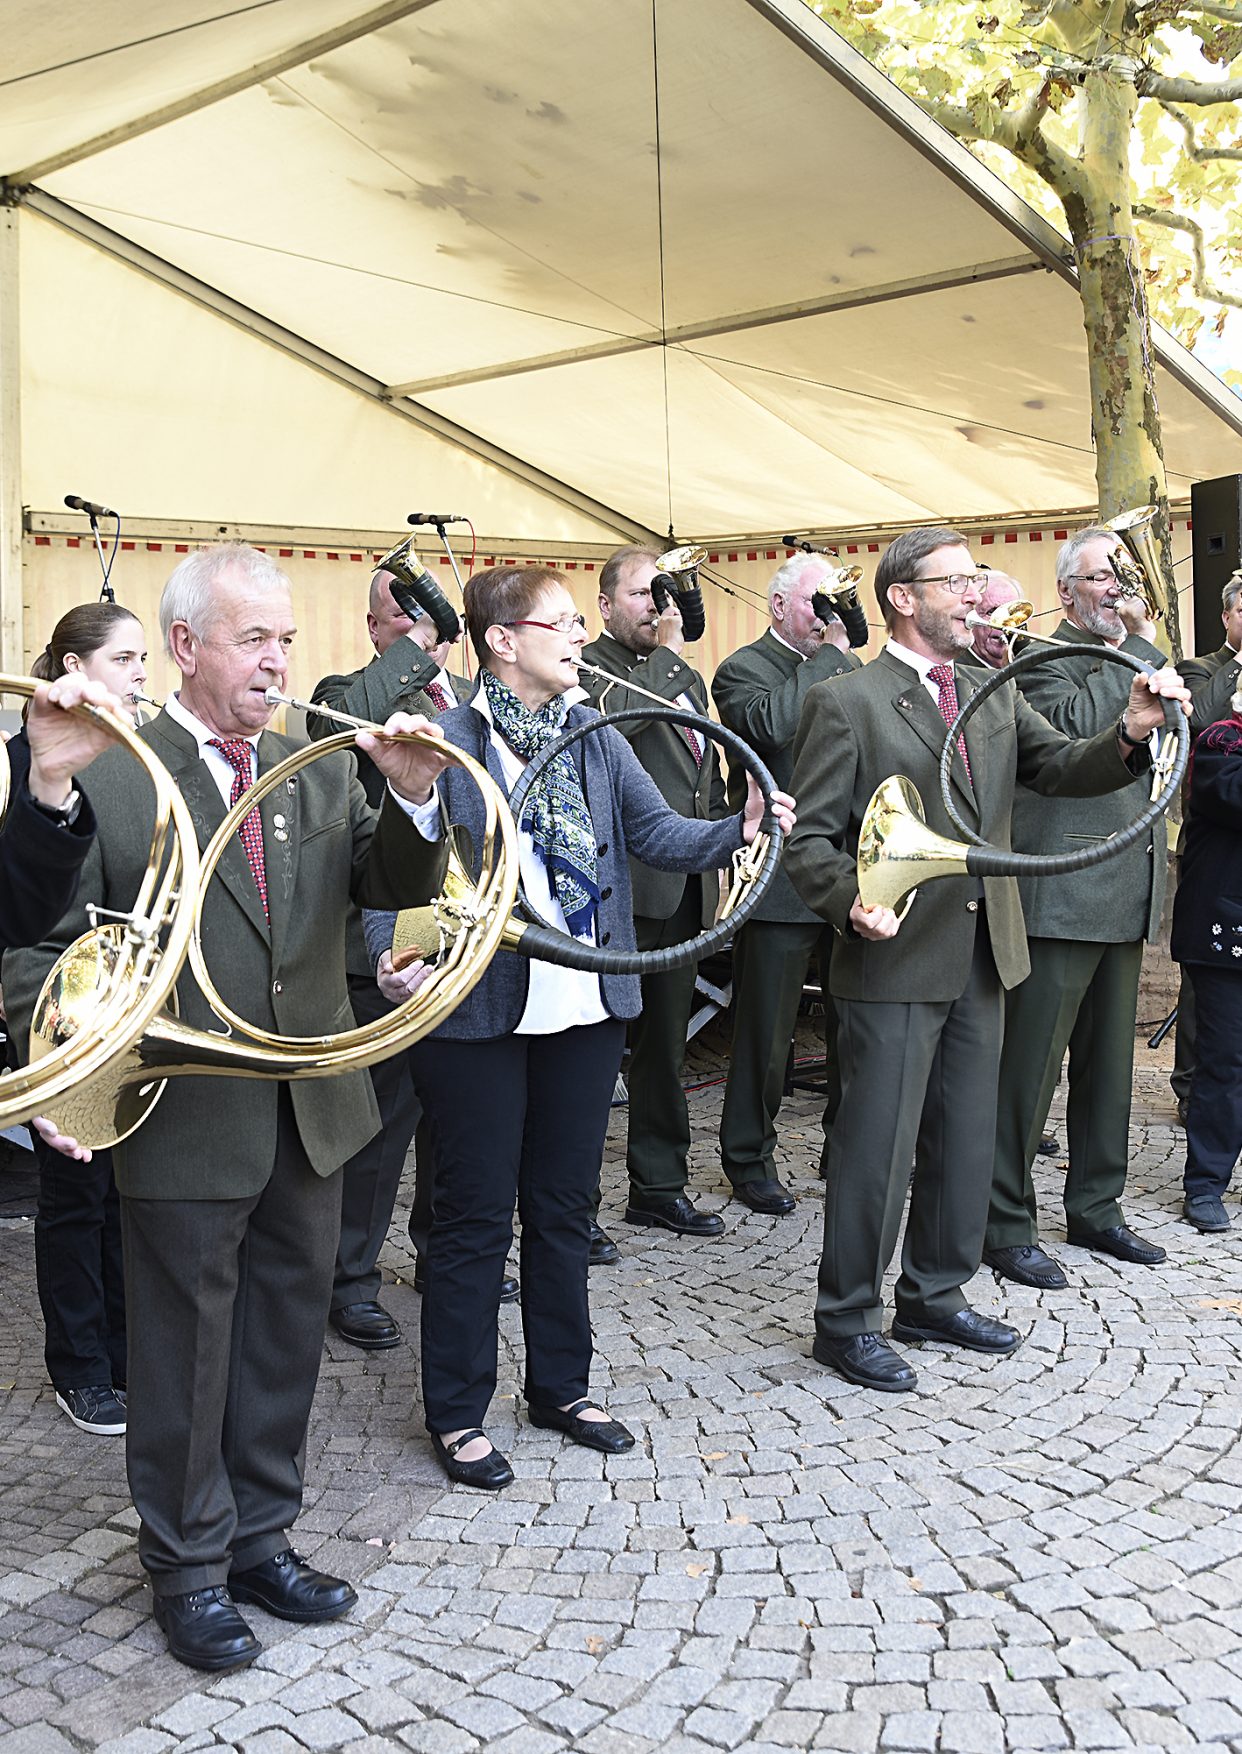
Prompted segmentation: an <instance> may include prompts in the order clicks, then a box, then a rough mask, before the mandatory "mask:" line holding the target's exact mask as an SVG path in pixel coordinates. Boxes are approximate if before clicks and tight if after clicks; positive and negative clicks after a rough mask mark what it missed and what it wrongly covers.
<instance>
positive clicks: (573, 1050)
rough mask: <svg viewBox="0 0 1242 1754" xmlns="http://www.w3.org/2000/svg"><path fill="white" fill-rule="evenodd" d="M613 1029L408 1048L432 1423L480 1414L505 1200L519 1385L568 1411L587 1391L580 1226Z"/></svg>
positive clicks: (593, 1171) (444, 1425)
mask: <svg viewBox="0 0 1242 1754" xmlns="http://www.w3.org/2000/svg"><path fill="white" fill-rule="evenodd" d="M624 1037H625V1025H624V1024H622V1023H618V1022H615V1021H612V1020H611V1019H610V1020H609V1021H608V1022H605V1023H595V1024H591V1025H589V1026H587V1027H583V1028H578V1029H566V1030H562V1031H561V1032H560V1033H559V1034H556V1035H506V1036H501V1037H499V1038H498V1039H497V1040H495V1041H444V1040H438V1039H436V1038H435V1037H429V1038H428V1039H427V1040H425V1041H421V1042H418V1043H417V1044H416V1045H415V1046H414V1047H412V1048H411V1049H410V1065H411V1069H412V1071H413V1074H414V1085H415V1088H416V1089H417V1091H418V1094H419V1097H420V1099H421V1101H422V1105H423V1114H424V1117H425V1120H426V1125H427V1128H428V1131H429V1133H430V1136H431V1147H432V1151H433V1153H434V1156H435V1165H436V1181H435V1195H434V1202H433V1207H432V1223H431V1233H430V1236H429V1237H428V1244H427V1253H426V1260H425V1275H426V1278H425V1285H424V1290H423V1322H422V1326H423V1333H422V1338H423V1404H424V1407H425V1410H426V1417H427V1429H428V1430H429V1431H436V1432H443V1431H460V1430H463V1429H465V1428H468V1427H471V1426H477V1425H482V1424H483V1421H484V1420H485V1419H486V1417H487V1408H488V1403H489V1402H490V1400H491V1398H492V1395H493V1394H494V1393H495V1390H496V1345H497V1339H496V1319H497V1312H498V1310H499V1307H500V1284H501V1279H502V1278H503V1276H504V1266H505V1257H506V1255H507V1254H508V1252H509V1245H510V1243H511V1242H512V1240H513V1208H514V1204H515V1202H516V1205H517V1210H518V1214H519V1216H520V1218H521V1221H522V1241H521V1253H520V1257H519V1258H520V1263H521V1272H522V1332H523V1336H524V1338H525V1341H526V1374H525V1387H524V1393H525V1395H526V1398H527V1400H528V1401H532V1402H535V1403H536V1404H538V1405H541V1406H566V1405H568V1404H569V1403H570V1402H571V1401H575V1400H577V1399H578V1398H579V1397H580V1396H582V1395H585V1394H586V1392H587V1380H588V1377H589V1375H590V1369H591V1317H590V1310H589V1308H588V1305H587V1266H588V1259H589V1250H590V1236H589V1223H590V1217H591V1210H592V1196H593V1194H594V1191H595V1188H596V1186H597V1185H598V1182H599V1167H600V1161H601V1159H602V1157H603V1152H604V1135H605V1133H606V1132H607V1130H608V1108H609V1103H610V1102H611V1099H612V1092H613V1086H614V1083H615V1081H616V1076H617V1070H618V1068H619V1067H620V1064H621V1047H622V1043H623V1041H624Z"/></svg>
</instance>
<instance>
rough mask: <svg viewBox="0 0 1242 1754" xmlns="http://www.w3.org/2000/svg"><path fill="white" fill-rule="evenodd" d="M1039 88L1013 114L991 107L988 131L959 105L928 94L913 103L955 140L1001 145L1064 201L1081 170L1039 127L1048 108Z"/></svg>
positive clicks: (1075, 189) (1078, 184)
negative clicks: (940, 100) (943, 101)
mask: <svg viewBox="0 0 1242 1754" xmlns="http://www.w3.org/2000/svg"><path fill="white" fill-rule="evenodd" d="M1043 90H1044V88H1043V87H1042V86H1041V87H1040V88H1039V90H1038V91H1036V93H1035V95H1034V96H1033V97H1031V98H1029V99H1028V100H1027V102H1026V103H1025V104H1024V105H1023V106H1022V109H1021V110H1020V111H1018V112H1017V113H1016V114H1014V115H1009V114H1007V113H1006V112H1005V111H1004V110H1002V109H1000V108H999V107H997V108H995V109H994V110H993V112H992V127H991V131H990V132H989V131H988V130H987V129H985V128H982V127H980V125H979V123H978V122H977V121H976V120H975V118H974V116H973V115H972V114H971V112H970V111H969V110H968V109H966V108H965V107H964V106H963V105H961V104H946V103H940V102H938V101H937V100H936V99H935V98H928V97H918V98H917V102H918V104H919V106H920V108H921V109H923V110H925V111H926V113H927V114H928V115H929V116H930V117H931V118H932V120H933V121H934V122H939V123H940V126H941V127H942V128H947V129H948V131H949V133H950V134H956V136H957V138H958V139H959V140H990V141H993V142H994V143H995V144H996V145H997V146H1003V147H1005V148H1006V149H1007V150H1008V151H1009V152H1012V153H1013V155H1014V157H1015V158H1020V159H1021V160H1022V162H1023V164H1027V165H1030V167H1031V169H1032V170H1033V171H1036V172H1037V173H1038V174H1039V175H1040V176H1041V177H1042V178H1043V179H1044V181H1045V182H1046V183H1047V184H1048V186H1049V188H1050V189H1052V190H1054V191H1055V193H1056V194H1057V195H1059V196H1060V197H1061V199H1062V200H1064V199H1065V198H1066V196H1067V195H1068V196H1071V197H1072V196H1075V195H1078V194H1080V193H1081V191H1082V172H1081V169H1080V167H1079V164H1078V161H1077V159H1075V158H1074V157H1073V156H1072V155H1071V154H1070V153H1068V152H1066V151H1064V150H1063V149H1062V148H1061V147H1059V146H1057V145H1056V144H1055V143H1054V142H1053V141H1051V140H1049V138H1048V136H1047V135H1046V134H1045V133H1044V131H1043V129H1042V127H1041V126H1040V123H1041V121H1042V119H1043V114H1044V111H1045V110H1046V109H1047V107H1048V106H1047V101H1046V99H1045V98H1044V97H1043Z"/></svg>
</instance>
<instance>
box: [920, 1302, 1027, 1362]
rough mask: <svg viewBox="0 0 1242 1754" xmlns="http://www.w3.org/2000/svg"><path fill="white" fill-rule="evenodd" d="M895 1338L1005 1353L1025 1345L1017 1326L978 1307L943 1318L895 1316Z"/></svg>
mask: <svg viewBox="0 0 1242 1754" xmlns="http://www.w3.org/2000/svg"><path fill="white" fill-rule="evenodd" d="M893 1338H894V1340H939V1341H940V1342H941V1344H942V1345H945V1346H966V1347H968V1348H969V1349H970V1351H972V1352H993V1353H998V1354H1001V1355H1002V1356H1003V1355H1004V1354H1005V1353H1008V1352H1016V1351H1017V1349H1018V1347H1019V1346H1020V1345H1021V1344H1022V1336H1021V1334H1020V1333H1019V1332H1018V1330H1017V1328H1011V1327H1010V1326H1009V1323H1008V1322H998V1321H995V1320H994V1319H993V1318H992V1317H991V1316H985V1315H980V1314H979V1311H978V1310H977V1309H959V1310H958V1312H957V1314H956V1315H951V1316H947V1317H946V1318H945V1319H944V1320H943V1321H941V1320H940V1319H939V1318H935V1317H928V1316H924V1317H923V1319H922V1320H921V1321H918V1322H907V1321H903V1320H902V1318H901V1316H895V1317H894V1319H893Z"/></svg>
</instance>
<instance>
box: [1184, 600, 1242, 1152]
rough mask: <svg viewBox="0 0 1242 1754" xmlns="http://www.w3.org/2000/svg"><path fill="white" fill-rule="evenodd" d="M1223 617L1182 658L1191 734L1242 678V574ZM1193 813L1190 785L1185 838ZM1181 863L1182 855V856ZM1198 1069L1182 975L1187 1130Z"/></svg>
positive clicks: (1223, 711)
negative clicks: (1219, 634) (1220, 626)
mask: <svg viewBox="0 0 1242 1754" xmlns="http://www.w3.org/2000/svg"><path fill="white" fill-rule="evenodd" d="M1220 601H1221V609H1220V618H1221V620H1222V622H1223V623H1224V626H1225V638H1224V640H1223V642H1222V643H1221V644H1220V645H1219V646H1217V648H1216V650H1215V651H1214V652H1206V653H1205V654H1204V655H1203V657H1197V656H1196V657H1193V658H1183V659H1182V660H1181V661H1180V663H1179V664H1178V666H1177V667H1178V669H1179V670H1180V671H1181V673H1182V680H1183V681H1184V682H1185V684H1186V686H1187V688H1189V690H1190V699H1191V703H1192V704H1191V711H1190V734H1191V736H1192V737H1198V736H1200V735H1201V734H1202V733H1203V732H1204V731H1206V730H1207V728H1208V726H1209V725H1214V724H1216V722H1217V720H1219V719H1224V718H1228V716H1229V711H1230V705H1229V703H1230V701H1231V700H1232V698H1233V695H1234V691H1235V690H1236V688H1237V686H1238V680H1239V677H1240V676H1242V655H1240V654H1242V571H1239V572H1235V573H1234V574H1233V575H1232V576H1231V577H1230V578H1229V580H1228V581H1227V583H1226V585H1225V588H1224V590H1223V591H1222V592H1221V599H1220ZM1189 809H1190V787H1189V784H1187V786H1186V787H1185V789H1184V791H1183V793H1182V824H1183V827H1182V835H1183V839H1184V838H1185V834H1186V827H1185V824H1186V818H1187V815H1188V813H1189ZM1179 865H1180V855H1179ZM1194 1070H1195V989H1194V985H1193V983H1192V982H1191V981H1190V980H1189V979H1187V977H1186V975H1185V974H1183V976H1182V980H1181V985H1180V986H1179V988H1178V993H1177V1036H1176V1041H1175V1047H1174V1053H1173V1070H1172V1072H1171V1073H1170V1074H1169V1083H1170V1084H1171V1085H1172V1087H1173V1094H1174V1096H1175V1097H1176V1098H1177V1116H1178V1119H1179V1120H1180V1121H1181V1122H1182V1125H1183V1126H1184V1125H1185V1123H1186V1105H1187V1103H1188V1101H1189V1100H1190V1080H1191V1078H1192V1077H1193V1076H1194Z"/></svg>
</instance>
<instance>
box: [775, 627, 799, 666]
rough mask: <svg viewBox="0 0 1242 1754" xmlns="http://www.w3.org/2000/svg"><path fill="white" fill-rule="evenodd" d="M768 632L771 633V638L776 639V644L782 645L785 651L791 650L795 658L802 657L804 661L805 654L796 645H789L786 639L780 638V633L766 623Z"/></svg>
mask: <svg viewBox="0 0 1242 1754" xmlns="http://www.w3.org/2000/svg"><path fill="white" fill-rule="evenodd" d="M768 632H769V633H770V634H771V635H772V638H773V639H774V640H775V641H776V643H777V645H778V646H784V648H785V650H786V651H787V652H792V653H793V655H794V657H795V658H802V660H803V662H804V663H805V661H806V659H805V654H804V653H802V652H800V651H799V650H798V648H797V646H791V645H790V643H789V641H788V640H787V639H782V637H781V635H780V634H779V633H777V631H776V629H775V628H774V627H773V626H772V625H771V624H770V623H769V625H768Z"/></svg>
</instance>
